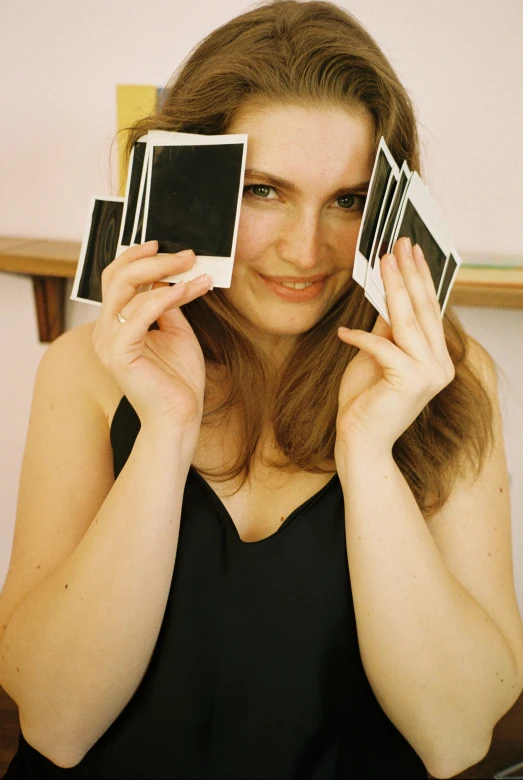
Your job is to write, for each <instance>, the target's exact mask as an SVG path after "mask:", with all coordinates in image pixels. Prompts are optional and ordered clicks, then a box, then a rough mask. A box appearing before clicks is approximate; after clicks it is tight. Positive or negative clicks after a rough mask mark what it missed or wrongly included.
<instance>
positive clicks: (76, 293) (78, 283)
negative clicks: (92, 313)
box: [70, 195, 124, 306]
mask: <svg viewBox="0 0 523 780" xmlns="http://www.w3.org/2000/svg"><path fill="white" fill-rule="evenodd" d="M123 210H124V198H119V197H107V196H97V195H93V196H91V198H90V201H89V210H88V218H87V224H86V227H85V231H84V236H83V241H82V247H81V250H80V258H79V260H78V266H77V269H76V275H75V278H74V282H73V289H72V291H71V296H70V298H71V300H72V301H82V302H84V303H92V304H95V305H97V306H100V305H101V303H102V271H103V270H104V268H105V267H106V266H108V265H109V263H112V261H113V260H114V258H115V257H116V249H117V246H118V236H119V235H120V232H121V224H122V218H123Z"/></svg>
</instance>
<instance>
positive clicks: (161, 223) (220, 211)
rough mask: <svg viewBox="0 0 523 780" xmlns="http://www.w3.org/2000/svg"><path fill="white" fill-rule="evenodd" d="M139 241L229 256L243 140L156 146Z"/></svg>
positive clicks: (164, 248)
mask: <svg viewBox="0 0 523 780" xmlns="http://www.w3.org/2000/svg"><path fill="white" fill-rule="evenodd" d="M152 154H153V158H152V165H151V175H150V191H149V204H148V209H147V224H146V230H145V237H144V241H151V240H157V241H158V244H159V248H158V251H159V252H179V251H181V250H183V249H192V250H193V251H194V253H195V254H196V255H201V256H210V257H230V256H231V251H232V243H233V238H234V226H235V222H236V212H237V208H238V194H239V188H240V178H241V170H242V159H243V144H238V143H231V144H209V145H207V144H205V145H194V146H155V147H154V149H153V152H152Z"/></svg>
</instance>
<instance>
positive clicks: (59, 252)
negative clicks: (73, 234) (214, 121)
mask: <svg viewBox="0 0 523 780" xmlns="http://www.w3.org/2000/svg"><path fill="white" fill-rule="evenodd" d="M80 247H81V244H80V242H79V241H52V240H44V239H36V238H19V237H16V236H3V237H0V271H7V272H9V273H17V274H26V275H28V276H31V277H32V278H33V287H34V294H35V304H36V313H37V318H38V330H39V335H40V341H53V340H54V339H55V338H57V336H59V335H60V333H62V332H63V328H64V307H65V282H66V280H67V279H73V278H74V275H75V273H76V266H77V263H78V257H79V255H80ZM450 303H451V304H452V305H454V306H488V307H491V308H501V309H523V266H520V267H518V268H487V267H484V268H482V267H480V266H477V267H470V266H462V267H461V269H460V271H459V273H458V277H457V279H456V281H455V283H454V287H453V288H452V292H451V294H450Z"/></svg>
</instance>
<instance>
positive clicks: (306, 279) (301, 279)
mask: <svg viewBox="0 0 523 780" xmlns="http://www.w3.org/2000/svg"><path fill="white" fill-rule="evenodd" d="M328 275H329V274H317V275H316V276H265V275H264V274H260V276H263V278H264V279H267V280H268V281H269V282H296V283H297V284H310V283H311V282H312V283H314V282H323V280H324V279H326V278H327V276H328Z"/></svg>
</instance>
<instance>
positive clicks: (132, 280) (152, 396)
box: [93, 241, 212, 425]
mask: <svg viewBox="0 0 523 780" xmlns="http://www.w3.org/2000/svg"><path fill="white" fill-rule="evenodd" d="M157 252H158V242H157V241H149V242H147V243H146V244H141V245H139V246H133V247H130V248H129V249H127V250H126V251H125V252H122V254H121V255H119V256H118V257H117V258H116V259H115V260H114V261H113V262H112V263H111V264H110V265H108V266H107V268H105V269H104V271H103V273H102V299H103V302H102V309H101V313H100V316H99V318H98V321H97V323H96V326H95V328H94V332H93V342H94V347H95V350H96V353H97V355H98V357H99V359H100V361H101V362H102V364H103V365H104V366H105V367H106V368H107V369H108V370H109V371H110V372H111V374H112V375H113V376H114V378H115V379H116V381H117V383H118V385H119V386H120V388H121V390H122V392H123V393H125V395H126V396H127V398H128V399H129V401H130V403H131V404H132V406H133V407H134V409H135V411H136V413H137V414H138V416H139V418H140V421H141V423H142V425H143V424H144V423H156V422H159V421H162V420H175V421H176V423H177V424H180V423H182V424H184V423H189V424H193V423H194V424H196V423H198V424H199V423H200V421H201V415H202V412H203V397H204V391H205V361H204V358H203V353H202V350H201V347H200V344H199V342H198V339H197V338H196V336H195V334H194V331H193V329H192V328H191V326H190V325H189V323H188V322H187V320H186V318H185V317H184V315H183V314H182V312H181V311H180V308H179V307H180V305H182V304H186V303H188V302H189V301H192V300H194V299H195V298H197V297H198V296H199V295H203V294H204V293H206V292H207V291H208V290H209V289H210V287H211V286H212V280H211V279H210V277H207V280H206V281H203V282H197V281H195V280H193V281H191V282H186V283H185V284H184V283H178V284H175V285H173V286H170V285H169V284H167V283H163V284H158V282H159V280H160V279H163V278H165V277H166V276H170V275H174V274H179V273H182V272H183V271H188V270H189V269H190V268H191V267H192V266H193V265H194V262H195V256H194V253H193V252H192V251H191V250H188V251H185V252H178V253H177V254H175V255H157ZM151 284H153V287H152V289H147V290H145V291H140V287H142V286H143V285H151ZM118 313H120V314H121V315H122V317H124V318H125V322H120V321H119V320H118V316H117V315H118ZM154 322H158V326H159V330H149V327H150V326H151V325H152V324H153V323H154Z"/></svg>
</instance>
